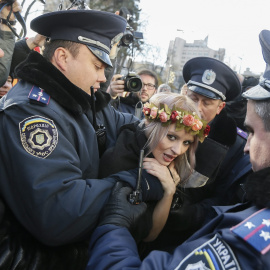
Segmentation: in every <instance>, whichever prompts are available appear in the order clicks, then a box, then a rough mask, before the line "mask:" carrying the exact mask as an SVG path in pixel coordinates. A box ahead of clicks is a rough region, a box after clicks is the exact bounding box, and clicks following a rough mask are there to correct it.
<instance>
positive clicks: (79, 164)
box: [0, 10, 151, 269]
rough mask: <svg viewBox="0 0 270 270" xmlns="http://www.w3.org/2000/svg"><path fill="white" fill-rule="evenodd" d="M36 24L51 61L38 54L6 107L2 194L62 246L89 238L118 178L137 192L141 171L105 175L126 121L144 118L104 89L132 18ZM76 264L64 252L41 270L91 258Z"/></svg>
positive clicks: (71, 15) (55, 15)
mask: <svg viewBox="0 0 270 270" xmlns="http://www.w3.org/2000/svg"><path fill="white" fill-rule="evenodd" d="M31 28H32V29H33V30H34V31H36V32H38V33H39V34H42V35H44V36H46V37H48V38H47V42H46V44H45V49H44V51H43V56H42V55H41V54H39V53H37V52H31V53H30V54H29V57H28V58H27V59H26V60H25V61H24V62H22V63H21V64H20V65H19V66H18V67H17V69H16V73H17V76H18V77H19V78H20V79H21V80H20V81H19V83H18V84H16V86H15V87H14V88H12V89H11V90H10V91H9V93H8V94H7V95H6V96H5V97H4V98H2V99H1V102H0V137H1V140H0V149H1V150H0V171H1V183H0V190H1V197H2V198H3V200H4V201H5V203H6V204H7V206H8V208H10V209H11V212H12V213H13V214H14V216H15V219H16V220H18V221H19V223H20V224H22V226H23V227H24V228H26V230H27V231H28V232H30V233H31V234H32V235H33V236H34V237H35V238H36V239H37V240H38V241H39V242H41V243H43V244H45V245H48V246H62V245H66V244H70V243H74V242H78V241H82V240H83V241H85V240H87V239H89V236H90V235H91V232H92V231H93V229H94V228H95V226H96V224H97V220H98V218H99V214H100V211H101V209H102V208H103V206H104V204H105V202H106V201H107V198H108V197H109V195H110V192H111V189H112V187H113V185H114V183H115V182H116V180H123V181H126V182H128V183H129V184H130V185H131V186H133V187H135V186H136V179H137V176H136V174H135V173H134V172H133V173H129V172H125V173H122V174H121V173H119V174H118V175H114V177H108V178H106V179H97V178H98V167H99V155H100V154H102V150H103V149H106V148H108V147H110V146H113V145H114V143H115V141H116V138H117V134H118V131H119V129H120V127H121V126H122V125H123V124H127V123H131V122H133V121H135V120H136V118H135V117H134V116H132V115H130V114H124V113H120V112H117V111H116V110H114V109H113V108H112V107H111V106H110V105H108V104H109V102H110V96H109V95H108V94H107V93H104V92H101V91H98V89H99V88H100V83H101V82H105V81H106V78H105V75H104V70H105V68H106V67H107V66H111V61H110V58H109V53H110V47H111V45H112V44H113V40H119V35H120V36H121V35H122V32H124V30H125V28H126V20H125V19H124V18H122V17H120V16H117V15H115V14H112V13H108V12H100V11H95V10H68V11H58V12H52V13H47V14H44V15H41V16H39V17H37V18H35V19H34V20H33V21H32V22H31ZM105 135H106V136H105ZM146 193H147V192H146ZM146 193H145V192H144V195H145V194H146ZM150 199H151V198H150ZM14 238H15V240H16V236H15V237H14ZM1 243H2V242H1ZM11 245H12V241H11ZM6 248H7V249H8V250H9V251H10V250H13V249H14V248H12V247H9V248H8V247H6ZM20 248H22V246H20ZM20 248H18V249H17V250H18V251H19V252H20V254H23V255H24V254H26V253H27V252H21V251H20ZM1 250H2V249H1ZM33 252H35V250H33ZM2 254H6V253H3V252H2ZM67 254H68V253H67ZM74 254H77V253H76V252H74V253H73V255H74ZM78 257H79V256H78ZM12 258H14V254H13V255H12V256H9V257H8V256H5V259H11V260H13V259H12ZM22 258H24V256H21V257H20V256H19V257H18V260H19V261H20V260H21V259H22ZM30 258H35V259H34V260H35V263H34V262H33V261H32V260H30V259H29V255H28V259H27V258H25V262H24V263H25V267H24V269H30V268H31V267H30V266H29V265H30V264H31V265H32V264H35V265H36V266H40V265H41V266H42V263H43V262H44V258H43V260H41V259H40V257H37V256H36V254H35V253H34V254H32V255H31V256H30ZM63 259H64V260H63ZM69 259H70V256H68V255H66V258H65V257H63V256H62V261H65V264H64V265H62V267H63V268H57V267H55V268H51V266H50V265H48V266H47V268H46V267H45V266H44V265H43V267H45V268H42V269H80V266H79V265H80V264H81V263H82V262H84V257H82V258H81V260H79V261H80V264H79V263H78V264H76V266H74V265H69V262H70V261H69ZM78 259H80V258H78ZM1 261H2V260H1ZM45 261H46V263H49V262H50V261H51V257H48V258H47V260H46V258H45ZM28 266H29V268H28ZM37 268H38V267H37ZM6 269H7V268H6ZM14 269H15V268H14ZM31 269H32V268H31Z"/></svg>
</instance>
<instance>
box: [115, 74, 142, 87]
mask: <svg viewBox="0 0 270 270" xmlns="http://www.w3.org/2000/svg"><path fill="white" fill-rule="evenodd" d="M118 80H123V81H125V83H124V91H126V92H139V91H141V89H142V80H141V78H140V77H139V76H138V75H137V74H136V73H135V72H129V73H128V75H126V76H123V77H121V78H119V79H118Z"/></svg>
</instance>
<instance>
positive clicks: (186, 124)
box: [143, 102, 210, 142]
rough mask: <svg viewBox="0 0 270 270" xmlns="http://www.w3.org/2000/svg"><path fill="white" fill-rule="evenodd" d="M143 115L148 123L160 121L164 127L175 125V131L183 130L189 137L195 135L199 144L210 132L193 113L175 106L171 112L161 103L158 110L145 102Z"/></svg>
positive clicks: (205, 123)
mask: <svg viewBox="0 0 270 270" xmlns="http://www.w3.org/2000/svg"><path fill="white" fill-rule="evenodd" d="M143 113H144V116H145V118H146V119H147V120H148V121H150V122H151V121H160V122H161V123H162V126H164V127H166V126H168V125H170V124H174V123H176V128H175V130H176V131H179V130H181V129H183V128H184V129H185V131H186V132H189V133H191V135H194V136H195V135H196V136H197V137H198V139H199V141H200V142H203V141H204V139H205V137H207V136H208V134H209V132H210V126H209V125H207V122H206V121H204V120H202V119H200V118H199V116H198V115H197V114H196V113H195V112H189V111H185V110H182V109H180V108H177V107H175V106H173V108H172V110H171V109H170V108H169V107H168V105H167V104H163V103H161V104H160V109H159V108H158V107H157V106H156V105H155V104H153V103H151V104H150V103H148V102H147V103H145V104H144V107H143Z"/></svg>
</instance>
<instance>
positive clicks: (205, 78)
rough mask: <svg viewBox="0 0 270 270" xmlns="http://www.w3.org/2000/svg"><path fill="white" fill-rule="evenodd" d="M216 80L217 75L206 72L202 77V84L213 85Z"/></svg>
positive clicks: (212, 72) (211, 71) (210, 71)
mask: <svg viewBox="0 0 270 270" xmlns="http://www.w3.org/2000/svg"><path fill="white" fill-rule="evenodd" d="M215 79H216V73H215V72H214V71H213V70H209V69H207V70H205V71H204V73H203V75H202V82H203V83H205V84H208V85H210V84H212V83H213V82H214V81H215Z"/></svg>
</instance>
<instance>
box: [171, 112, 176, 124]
mask: <svg viewBox="0 0 270 270" xmlns="http://www.w3.org/2000/svg"><path fill="white" fill-rule="evenodd" d="M177 116H178V112H177V111H173V112H172V114H171V117H170V119H171V121H172V123H175V122H176V120H177Z"/></svg>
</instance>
